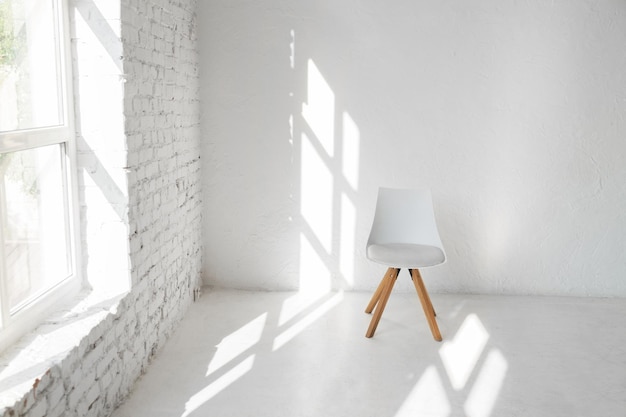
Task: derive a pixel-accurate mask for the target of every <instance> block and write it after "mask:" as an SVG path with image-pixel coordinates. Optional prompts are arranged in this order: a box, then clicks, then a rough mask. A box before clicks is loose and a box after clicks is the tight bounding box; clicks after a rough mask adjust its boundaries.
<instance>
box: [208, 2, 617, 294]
mask: <svg viewBox="0 0 626 417" xmlns="http://www.w3.org/2000/svg"><path fill="white" fill-rule="evenodd" d="M199 31H200V35H199V36H200V40H199V41H200V56H201V58H200V59H201V78H200V85H201V88H202V92H201V98H202V101H203V110H202V111H203V117H202V120H203V187H204V188H203V189H204V190H205V195H206V196H207V197H206V198H205V200H204V205H205V206H204V216H203V219H204V220H203V222H204V223H203V228H204V229H203V231H204V236H205V257H204V280H205V283H208V284H213V285H223V286H233V287H243V288H263V289H294V288H302V287H309V286H311V287H321V288H326V287H329V286H332V287H333V288H356V289H369V288H372V287H373V286H375V285H376V284H377V282H378V280H379V278H380V277H381V276H382V272H383V269H384V268H383V267H381V266H375V265H371V264H370V263H369V262H368V261H367V260H366V259H365V257H364V251H363V246H364V244H365V241H366V238H367V233H368V232H369V227H370V222H371V219H372V210H373V205H374V200H375V194H376V189H377V187H378V186H380V185H384V186H398V187H417V186H429V187H431V188H432V190H433V195H434V200H435V206H436V207H435V209H436V212H437V215H438V219H439V228H440V232H441V235H442V239H443V241H444V245H446V248H447V252H448V258H449V260H448V263H447V264H445V265H444V266H441V267H438V268H433V269H431V270H427V271H425V273H424V276H425V279H426V283H427V285H428V286H429V287H430V288H431V289H432V291H434V292H437V291H455V292H457V291H468V292H484V293H512V294H526V293H532V294H567V295H619V296H626V279H624V278H625V276H626V257H625V256H624V254H626V210H624V207H626V185H625V180H626V163H625V161H626V119H625V117H626V47H624V45H626V3H625V2H623V1H620V0H613V1H608V0H607V1H591V0H589V1H583V0H575V1H569V0H568V1H553V2H546V1H543V0H532V1H527V2H519V1H512V0H506V1H501V0H492V1H472V2H461V1H456V2H450V1H409V0H405V1H401V2H393V4H391V3H385V2H377V1H341V2H337V1H330V0H325V1H316V2H293V1H286V0H281V1H273V2H271V4H268V3H267V2H251V1H242V0H211V1H203V2H200V9H199ZM407 277H408V275H407ZM409 284H410V283H409V280H408V279H407V280H403V282H402V283H401V284H400V285H403V286H404V289H409Z"/></svg>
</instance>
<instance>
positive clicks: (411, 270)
mask: <svg viewBox="0 0 626 417" xmlns="http://www.w3.org/2000/svg"><path fill="white" fill-rule="evenodd" d="M415 271H417V272H416V273H417V275H418V276H419V277H420V280H421V281H422V286H423V284H424V281H423V280H422V279H421V278H422V274H421V273H420V271H419V269H416V270H415ZM409 275H410V276H411V280H413V269H409ZM413 282H415V281H413ZM425 289H426V287H424V290H425ZM425 295H426V300H427V301H428V307H429V308H430V310H431V311H432V312H433V316H435V317H437V312H436V311H435V307H434V306H433V302H432V301H431V300H430V295H428V292H427V291H426V292H425Z"/></svg>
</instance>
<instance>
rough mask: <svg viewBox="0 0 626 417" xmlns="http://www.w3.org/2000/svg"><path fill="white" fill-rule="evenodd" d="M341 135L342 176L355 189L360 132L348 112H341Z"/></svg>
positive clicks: (357, 176) (357, 185)
mask: <svg viewBox="0 0 626 417" xmlns="http://www.w3.org/2000/svg"><path fill="white" fill-rule="evenodd" d="M342 120H343V135H342V151H341V155H342V158H341V159H342V164H341V167H342V171H343V176H344V178H345V179H346V181H347V182H348V184H349V185H350V187H352V190H354V191H356V190H358V188H359V160H360V151H361V132H360V131H359V127H358V126H357V125H356V123H355V122H354V120H353V119H352V117H351V116H350V114H348V113H347V112H343V118H342Z"/></svg>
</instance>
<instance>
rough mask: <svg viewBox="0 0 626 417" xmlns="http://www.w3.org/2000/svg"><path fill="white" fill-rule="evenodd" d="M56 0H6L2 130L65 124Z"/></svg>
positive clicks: (0, 70)
mask: <svg viewBox="0 0 626 417" xmlns="http://www.w3.org/2000/svg"><path fill="white" fill-rule="evenodd" d="M55 4H56V2H55V1H52V0H47V1H41V0H0V131H4V132H6V131H12V130H21V129H31V128H39V127H48V126H58V125H60V124H61V123H62V120H63V116H62V113H61V109H62V103H61V97H62V95H61V91H62V90H61V81H60V80H61V77H60V65H59V63H60V61H59V45H60V43H59V36H58V30H57V29H58V28H57V25H56V23H57V19H56V13H55V10H54V5H55Z"/></svg>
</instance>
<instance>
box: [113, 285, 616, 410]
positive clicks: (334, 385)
mask: <svg viewBox="0 0 626 417" xmlns="http://www.w3.org/2000/svg"><path fill="white" fill-rule="evenodd" d="M369 297H370V294H363V293H331V294H326V295H324V296H321V297H305V296H302V295H298V294H294V293H265V292H241V291H221V290H220V291H210V292H208V293H207V292H206V290H205V294H204V295H203V296H202V298H201V299H200V300H199V301H198V302H197V303H195V304H194V305H193V306H192V307H191V310H190V311H189V313H188V314H187V316H186V318H185V319H184V320H183V322H182V323H181V325H180V327H179V329H178V331H177V332H176V333H175V334H174V335H173V336H172V338H171V339H170V341H169V342H168V343H167V345H166V346H165V347H164V349H163V350H162V351H161V352H160V353H159V355H158V356H157V357H156V359H155V360H154V362H153V364H152V365H151V366H150V368H149V369H148V371H147V373H146V374H145V375H144V376H143V377H142V378H141V379H140V381H139V382H138V384H137V385H136V387H135V389H134V391H133V393H132V394H131V395H130V397H129V398H128V400H127V401H126V403H125V404H123V405H122V406H121V407H120V408H119V409H118V410H117V411H116V412H115V413H114V414H113V416H114V417H131V416H132V417H142V416H150V417H158V416H168V417H171V416H211V417H222V416H223V417H244V416H254V417H263V416H268V417H269V416H271V417H281V416H285V417H299V416H315V417H320V416H324V417H326V416H331V417H340V416H350V417H353V416H378V417H400V416H412V417H415V416H420V417H421V416H442V417H443V416H445V417H449V416H467V417H488V416H493V417H496V416H520V417H521V416H524V417H526V416H531V417H541V416H546V417H548V416H549V417H558V416H564V417H565V416H567V417H574V416H603V417H609V416H616V417H617V416H625V415H626V300H624V299H586V298H585V299H581V298H551V297H502V296H466V295H438V294H432V300H433V304H434V306H435V309H436V311H437V314H438V322H439V327H440V329H441V333H442V335H443V338H444V340H443V342H441V343H438V342H435V341H434V340H433V339H432V336H431V334H430V331H429V329H428V326H427V323H426V319H425V317H424V315H423V313H422V310H421V307H420V305H419V300H418V298H417V295H416V294H410V293H406V294H404V293H400V292H397V293H393V294H392V295H391V298H390V300H389V303H388V304H387V308H386V310H385V314H384V315H383V318H382V320H381V322H380V324H379V326H378V330H377V332H376V335H375V336H374V338H372V339H366V338H365V337H364V334H365V331H366V329H367V326H368V324H369V319H370V317H371V316H369V315H366V314H365V313H364V312H363V310H364V308H365V306H366V304H367V302H368V301H369Z"/></svg>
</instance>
